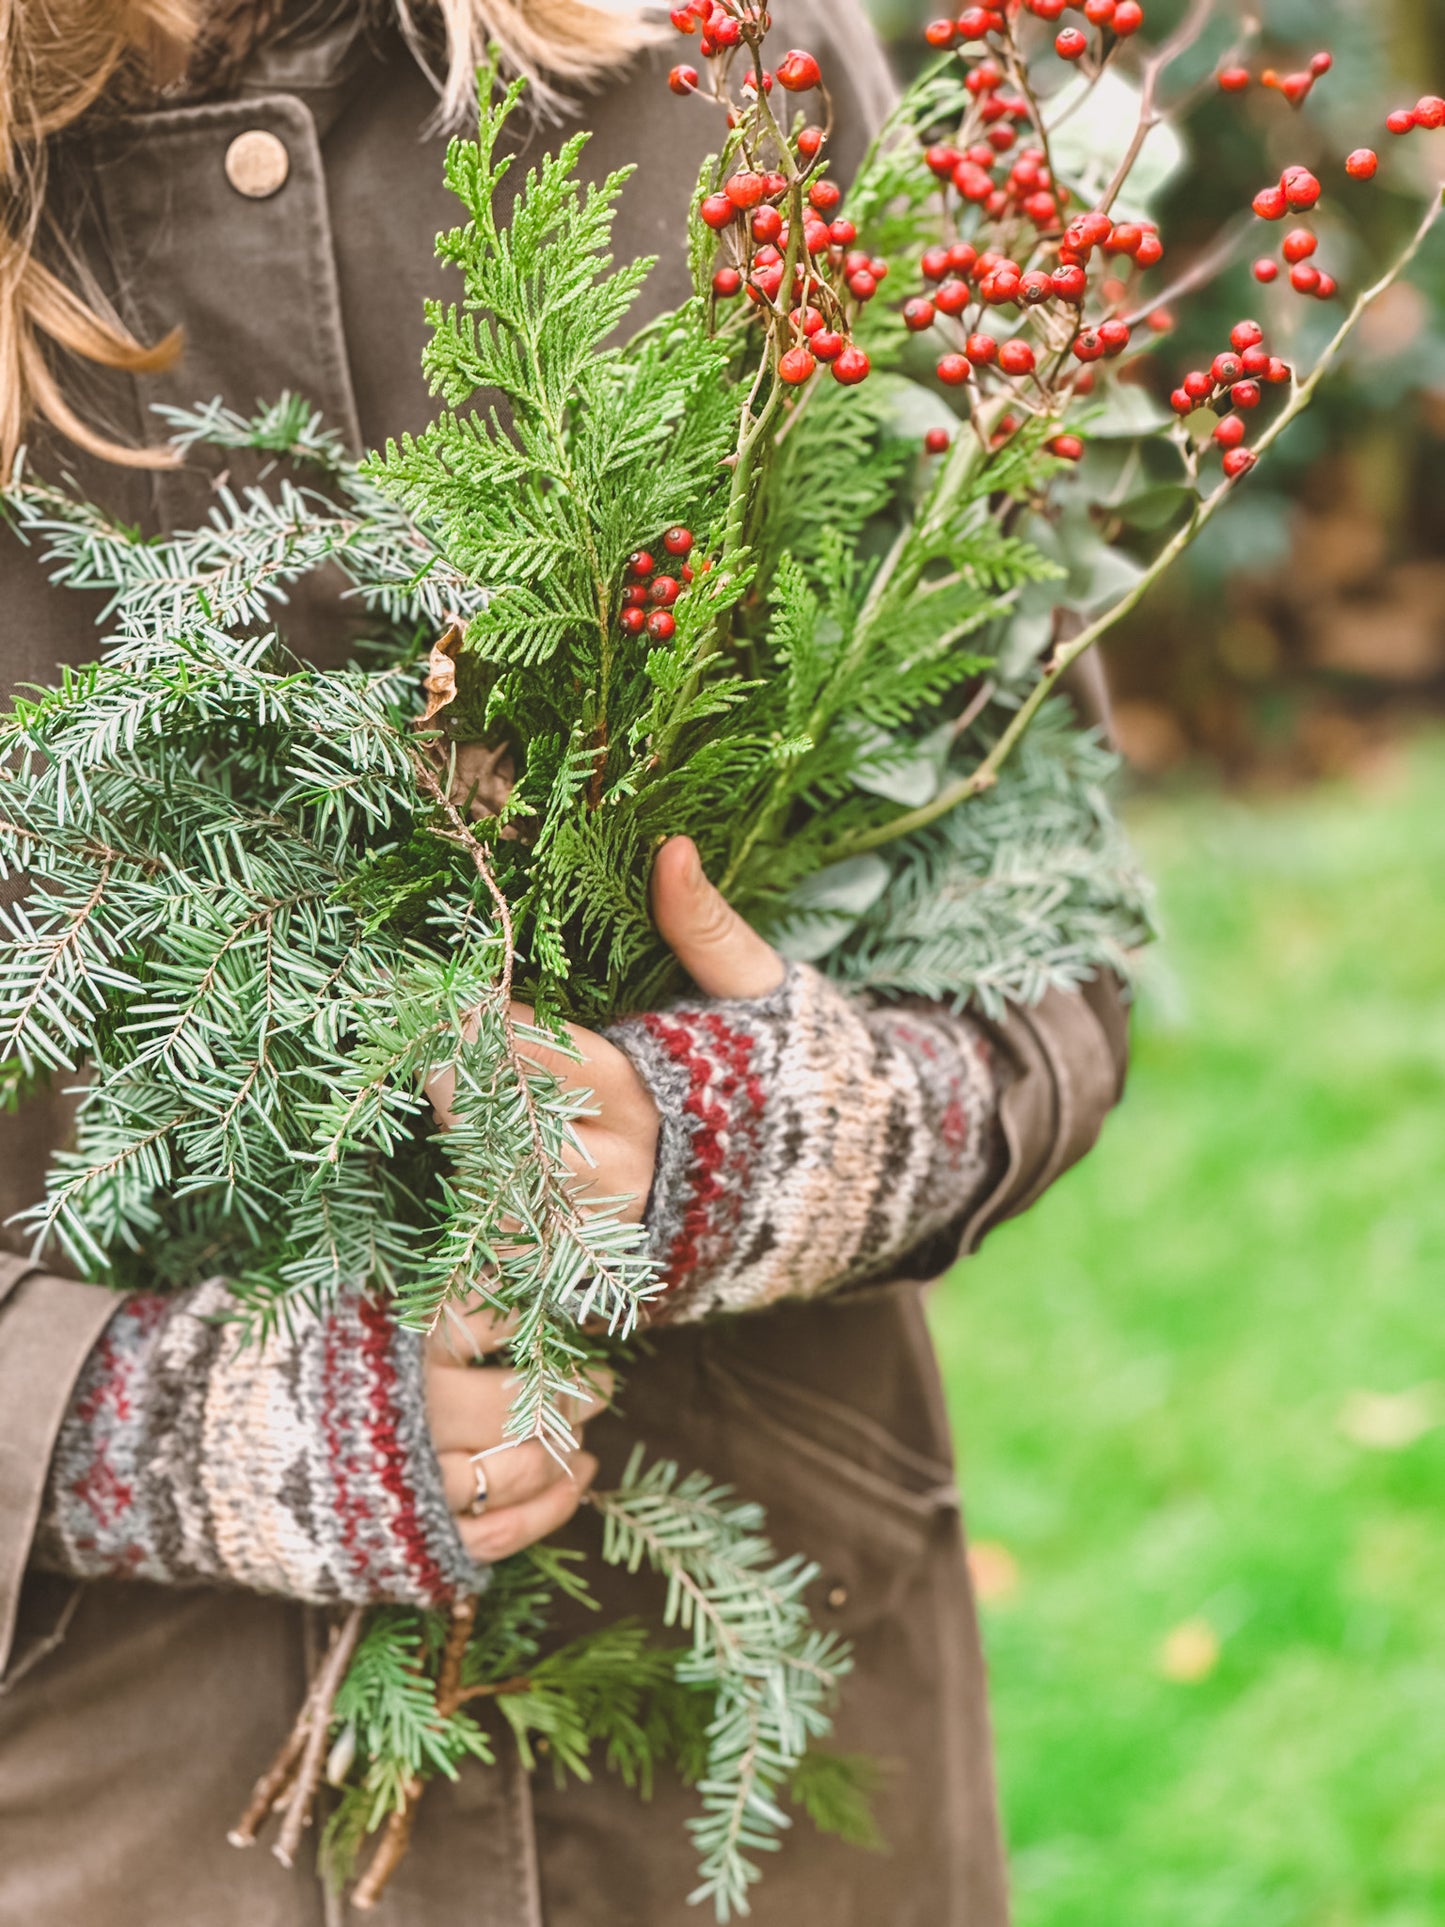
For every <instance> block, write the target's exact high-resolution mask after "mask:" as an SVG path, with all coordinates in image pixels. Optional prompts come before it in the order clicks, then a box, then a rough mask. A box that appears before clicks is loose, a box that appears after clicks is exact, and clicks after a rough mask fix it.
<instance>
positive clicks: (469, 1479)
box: [437, 1439, 565, 1513]
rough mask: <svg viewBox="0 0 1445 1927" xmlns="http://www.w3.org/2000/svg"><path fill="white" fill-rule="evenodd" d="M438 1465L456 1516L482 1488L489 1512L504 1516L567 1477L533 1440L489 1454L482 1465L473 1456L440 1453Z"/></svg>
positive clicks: (543, 1447) (472, 1501) (498, 1449)
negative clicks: (485, 1495)
mask: <svg viewBox="0 0 1445 1927" xmlns="http://www.w3.org/2000/svg"><path fill="white" fill-rule="evenodd" d="M437 1462H438V1464H439V1465H440V1466H441V1469H442V1485H443V1488H444V1489H445V1491H446V1495H447V1505H448V1506H449V1507H450V1509H451V1510H452V1511H453V1512H461V1513H465V1512H466V1510H467V1508H468V1507H469V1506H471V1505H472V1504H473V1503H474V1502H475V1500H476V1499H477V1497H478V1495H479V1493H480V1492H481V1490H482V1487H483V1484H485V1488H486V1494H487V1511H488V1512H504V1511H506V1509H507V1508H508V1507H509V1506H514V1505H522V1504H524V1503H525V1502H526V1501H527V1500H529V1499H535V1498H536V1497H537V1496H538V1494H539V1493H542V1492H545V1491H546V1490H547V1487H548V1486H549V1485H552V1484H553V1483H555V1481H556V1480H558V1479H560V1478H563V1477H565V1473H564V1471H563V1468H562V1466H560V1465H559V1464H558V1462H557V1460H556V1459H555V1458H554V1457H553V1456H552V1454H551V1453H550V1452H549V1451H548V1450H547V1449H546V1447H545V1446H542V1445H538V1444H537V1443H536V1441H535V1440H533V1439H528V1440H526V1441H525V1442H524V1443H523V1444H521V1445H507V1446H501V1447H499V1448H497V1449H495V1450H493V1451H490V1452H488V1454H487V1456H486V1458H484V1459H482V1460H481V1461H480V1465H479V1464H478V1461H477V1459H476V1457H475V1456H474V1454H473V1453H472V1452H438V1453H437ZM479 1469H480V1472H481V1475H482V1476H481V1479H480V1480H479V1479H478V1477H477V1473H478V1470H479Z"/></svg>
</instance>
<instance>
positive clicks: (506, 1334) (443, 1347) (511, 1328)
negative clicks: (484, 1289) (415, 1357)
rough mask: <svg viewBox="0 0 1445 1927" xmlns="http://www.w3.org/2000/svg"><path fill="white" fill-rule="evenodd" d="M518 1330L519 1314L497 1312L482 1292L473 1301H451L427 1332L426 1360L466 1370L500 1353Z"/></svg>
mask: <svg viewBox="0 0 1445 1927" xmlns="http://www.w3.org/2000/svg"><path fill="white" fill-rule="evenodd" d="M516 1329H517V1314H516V1312H514V1311H509V1312H502V1311H498V1310H497V1308H496V1307H495V1306H494V1305H490V1304H488V1303H487V1301H486V1299H485V1297H484V1296H483V1295H482V1293H481V1292H476V1293H474V1294H473V1296H472V1297H471V1298H462V1299H456V1298H449V1299H448V1300H447V1302H446V1303H445V1304H444V1305H443V1306H442V1309H441V1316H440V1317H439V1318H438V1319H437V1322H436V1323H435V1325H433V1326H432V1328H431V1330H430V1331H429V1332H428V1333H427V1338H426V1350H427V1360H428V1362H429V1363H430V1364H435V1365H454V1366H459V1367H463V1368H465V1367H466V1366H469V1365H471V1364H472V1363H474V1361H475V1360H477V1359H479V1358H490V1357H491V1356H492V1355H493V1354H494V1353H496V1352H499V1351H500V1350H501V1349H502V1347H503V1346H504V1345H505V1344H507V1342H508V1341H509V1340H510V1339H511V1337H512V1334H513V1333H514V1332H515V1331H516Z"/></svg>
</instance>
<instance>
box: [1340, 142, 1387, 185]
mask: <svg viewBox="0 0 1445 1927" xmlns="http://www.w3.org/2000/svg"><path fill="white" fill-rule="evenodd" d="M1379 165H1380V157H1379V155H1378V154H1377V153H1376V152H1375V150H1374V148H1373V147H1357V148H1356V149H1355V151H1354V153H1353V154H1350V155H1348V156H1347V157H1346V160H1345V172H1346V173H1347V174H1348V175H1349V177H1350V179H1351V180H1352V181H1372V180H1373V179H1374V178H1375V170H1376V169H1377V168H1378V167H1379Z"/></svg>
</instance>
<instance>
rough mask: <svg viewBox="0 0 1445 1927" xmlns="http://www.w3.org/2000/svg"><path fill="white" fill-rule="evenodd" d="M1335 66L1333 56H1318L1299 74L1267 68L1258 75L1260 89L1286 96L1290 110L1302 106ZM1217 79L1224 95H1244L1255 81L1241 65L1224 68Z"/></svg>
mask: <svg viewBox="0 0 1445 1927" xmlns="http://www.w3.org/2000/svg"><path fill="white" fill-rule="evenodd" d="M1334 64H1335V60H1334V55H1333V54H1329V53H1317V54H1316V55H1315V56H1314V57H1313V59H1312V60H1311V61H1310V64H1309V65H1308V67H1301V68H1300V69H1299V70H1298V72H1296V73H1291V74H1280V73H1276V72H1275V70H1274V68H1273V67H1266V68H1265V69H1264V71H1263V72H1262V73H1261V74H1260V76H1259V84H1260V86H1261V87H1273V88H1274V89H1275V91H1276V92H1277V93H1281V94H1283V95H1284V97H1285V99H1286V100H1287V101H1288V102H1289V104H1290V106H1291V107H1302V106H1303V105H1304V103H1305V101H1306V100H1307V99H1308V97H1309V95H1310V93H1311V91H1312V90H1313V88H1314V84H1315V82H1316V81H1317V80H1319V79H1320V78H1321V76H1322V75H1324V74H1327V73H1328V72H1329V71H1330V69H1331V67H1333V66H1334ZM1215 78H1216V79H1217V80H1218V82H1219V87H1220V92H1221V93H1225V94H1242V93H1245V92H1246V91H1247V90H1248V88H1249V87H1250V85H1251V84H1252V82H1253V80H1254V76H1253V74H1251V73H1250V71H1249V69H1248V67H1241V66H1228V67H1221V68H1220V70H1219V72H1218V74H1217V75H1216V76H1215Z"/></svg>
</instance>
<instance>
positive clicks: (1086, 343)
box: [1074, 328, 1105, 362]
mask: <svg viewBox="0 0 1445 1927" xmlns="http://www.w3.org/2000/svg"><path fill="white" fill-rule="evenodd" d="M1104 354H1105V348H1104V344H1103V342H1102V341H1100V339H1099V336H1098V334H1097V332H1096V331H1095V330H1094V329H1093V328H1086V329H1085V330H1084V332H1083V333H1082V334H1081V335H1080V336H1079V338H1078V340H1077V341H1076V342H1075V343H1074V356H1075V359H1076V360H1078V361H1086V362H1087V361H1102V360H1103V358H1104Z"/></svg>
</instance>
